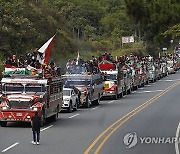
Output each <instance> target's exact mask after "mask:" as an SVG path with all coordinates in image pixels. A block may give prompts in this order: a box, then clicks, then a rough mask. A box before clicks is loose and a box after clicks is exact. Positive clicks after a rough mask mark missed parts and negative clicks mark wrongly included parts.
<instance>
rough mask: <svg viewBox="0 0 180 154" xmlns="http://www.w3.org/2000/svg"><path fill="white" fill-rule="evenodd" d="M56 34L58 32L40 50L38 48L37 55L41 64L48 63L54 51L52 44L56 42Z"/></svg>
mask: <svg viewBox="0 0 180 154" xmlns="http://www.w3.org/2000/svg"><path fill="white" fill-rule="evenodd" d="M55 36H56V34H55V35H54V36H53V37H51V38H50V39H49V40H48V41H47V42H46V43H45V44H44V45H43V46H42V47H41V48H40V49H39V50H38V55H37V60H39V62H40V63H41V64H44V63H47V62H48V60H49V58H50V55H51V51H52V45H53V43H54V40H55Z"/></svg>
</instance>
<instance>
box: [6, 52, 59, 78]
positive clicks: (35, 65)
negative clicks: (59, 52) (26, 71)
mask: <svg viewBox="0 0 180 154" xmlns="http://www.w3.org/2000/svg"><path fill="white" fill-rule="evenodd" d="M37 54H38V51H37V50H33V51H32V52H28V53H27V54H26V55H25V56H22V55H20V56H19V57H17V56H16V55H12V57H7V59H6V60H5V62H4V65H5V68H30V69H31V70H32V71H33V74H32V75H35V74H36V73H37V70H42V72H41V75H43V76H44V77H45V78H50V77H55V76H60V75H61V70H60V67H58V66H56V64H55V62H54V60H51V61H50V63H49V64H46V63H45V64H41V63H40V62H39V60H38V59H37ZM34 72H35V73H34Z"/></svg>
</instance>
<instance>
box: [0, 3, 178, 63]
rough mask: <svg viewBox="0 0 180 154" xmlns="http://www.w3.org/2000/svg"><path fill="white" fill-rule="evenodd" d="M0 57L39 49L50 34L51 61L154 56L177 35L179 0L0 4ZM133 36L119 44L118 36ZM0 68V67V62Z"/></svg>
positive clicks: (175, 40) (62, 61)
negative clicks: (52, 39)
mask: <svg viewBox="0 0 180 154" xmlns="http://www.w3.org/2000/svg"><path fill="white" fill-rule="evenodd" d="M0 4H1V5H0V38H1V39H0V51H1V52H0V54H1V55H0V57H2V59H4V58H6V57H8V56H11V55H12V54H16V55H21V54H24V55H25V54H26V53H27V52H30V51H32V50H34V49H36V48H40V47H41V46H42V45H43V44H44V43H45V42H46V41H47V40H48V39H49V38H50V37H52V36H53V35H54V34H55V33H56V32H58V35H57V37H56V40H55V44H54V47H53V52H52V58H53V59H55V61H56V63H57V64H61V65H63V64H64V63H65V62H66V60H67V59H68V58H75V57H76V55H77V51H78V50H80V54H81V56H82V57H83V58H85V59H89V58H91V56H92V55H95V56H98V55H99V54H101V53H104V52H111V53H112V55H114V56H119V55H120V54H128V53H130V52H135V53H138V54H140V55H143V54H147V53H150V54H152V55H156V54H157V53H158V52H159V51H161V49H162V47H169V46H170V45H171V44H170V40H172V39H173V40H174V42H173V44H172V45H175V44H176V43H177V42H178V41H179V37H180V23H179V21H180V3H179V0H156V1H149V0H0ZM131 35H133V36H134V37H135V41H136V43H132V44H124V45H123V46H122V42H121V38H122V36H131ZM1 66H2V63H1Z"/></svg>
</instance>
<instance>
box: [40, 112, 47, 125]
mask: <svg viewBox="0 0 180 154" xmlns="http://www.w3.org/2000/svg"><path fill="white" fill-rule="evenodd" d="M45 123H46V118H45V111H44V110H43V111H42V114H41V127H43V126H44V124H45Z"/></svg>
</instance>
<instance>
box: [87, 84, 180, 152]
mask: <svg viewBox="0 0 180 154" xmlns="http://www.w3.org/2000/svg"><path fill="white" fill-rule="evenodd" d="M179 83H180V81H177V82H176V83H174V84H173V85H171V86H169V87H168V88H166V89H165V90H163V91H162V92H160V93H159V94H157V95H155V96H154V97H152V98H151V99H149V100H148V101H146V102H145V103H143V104H141V105H140V106H138V107H137V108H135V109H133V110H132V111H130V112H129V113H127V114H126V115H124V116H123V117H121V118H120V119H118V120H117V121H116V122H115V123H113V124H112V125H110V126H109V127H108V128H107V129H106V130H104V131H103V132H102V133H101V134H100V135H99V136H98V137H97V138H96V139H95V140H94V141H93V143H92V144H91V145H90V146H89V147H88V149H87V150H86V151H85V152H84V154H88V153H89V152H90V150H91V149H92V148H93V147H94V146H95V145H96V144H97V142H98V141H99V140H100V139H102V137H103V136H105V134H106V133H107V132H108V131H109V130H110V132H109V133H108V134H107V136H106V137H105V138H104V139H103V141H102V142H101V143H100V144H99V146H98V148H97V149H96V151H95V154H98V152H99V151H100V150H101V148H102V147H103V145H104V144H105V142H106V141H107V140H108V139H109V137H110V136H111V135H112V134H113V133H114V132H115V131H116V130H117V129H118V128H119V127H121V126H122V125H123V124H124V123H125V122H126V121H128V120H129V119H130V118H131V117H133V116H134V115H135V114H137V113H138V112H140V111H141V110H143V109H144V108H145V107H147V106H148V105H150V104H152V103H153V102H154V101H155V100H157V99H158V98H160V97H161V96H163V95H164V94H166V93H167V92H168V91H169V90H171V89H172V88H174V87H175V86H177V85H178V84H179ZM118 123H119V124H118ZM116 124H117V125H118V126H116V127H115V128H113V127H114V126H115V125H116Z"/></svg>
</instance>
